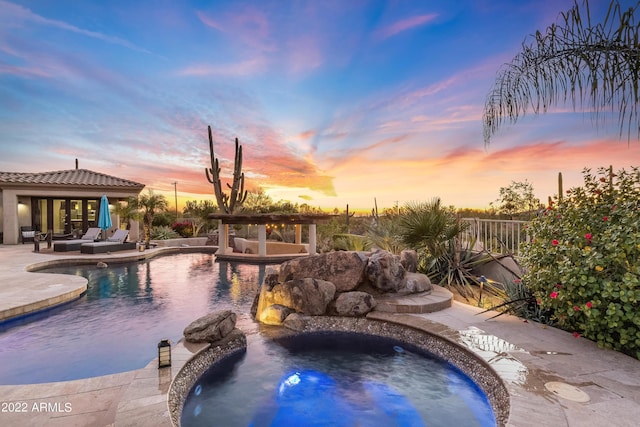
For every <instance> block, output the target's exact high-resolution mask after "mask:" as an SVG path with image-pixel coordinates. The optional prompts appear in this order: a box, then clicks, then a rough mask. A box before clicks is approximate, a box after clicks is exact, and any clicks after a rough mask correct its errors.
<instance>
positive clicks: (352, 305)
mask: <svg viewBox="0 0 640 427" xmlns="http://www.w3.org/2000/svg"><path fill="white" fill-rule="evenodd" d="M375 306H376V300H375V299H374V298H373V296H371V295H370V294H368V293H366V292H360V291H353V292H344V293H342V294H340V296H338V298H337V299H336V302H335V310H336V312H337V314H338V316H350V317H358V316H364V315H365V314H367V313H368V312H370V311H371V310H373V309H374V308H375Z"/></svg>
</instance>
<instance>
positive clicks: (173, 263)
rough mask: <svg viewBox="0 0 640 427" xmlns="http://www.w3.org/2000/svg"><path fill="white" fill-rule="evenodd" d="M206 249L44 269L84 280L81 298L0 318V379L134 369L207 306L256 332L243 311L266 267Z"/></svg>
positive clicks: (69, 377)
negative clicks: (220, 257) (22, 315)
mask: <svg viewBox="0 0 640 427" xmlns="http://www.w3.org/2000/svg"><path fill="white" fill-rule="evenodd" d="M214 259H215V258H214V256H213V255H212V254H197V253H190V254H180V255H172V256H165V257H159V258H154V259H152V260H148V261H144V262H137V263H126V264H112V265H109V267H108V268H106V269H105V268H97V267H94V266H86V265H85V266H77V267H60V268H51V269H47V270H42V272H51V273H65V274H76V275H80V276H84V277H86V278H87V279H88V281H89V283H88V289H87V292H86V294H85V295H83V296H82V297H81V298H80V299H79V300H77V301H74V302H72V303H69V304H65V306H63V307H60V308H56V309H52V310H48V311H46V312H44V313H40V314H35V315H31V316H27V317H25V318H22V319H18V320H14V321H7V322H3V323H0V366H2V369H0V384H32V383H43V382H52V381H66V380H73V379H79V378H87V377H93V376H99V375H106V374H112V373H117V372H124V371H129V370H133V369H140V368H143V367H144V366H146V365H147V364H148V363H149V362H150V361H151V360H153V358H155V357H156V356H157V351H158V347H157V344H158V342H159V341H160V340H161V339H163V338H169V339H170V340H171V341H172V342H173V343H176V342H178V340H180V339H181V338H182V331H183V330H184V328H185V327H186V326H187V325H188V324H189V323H191V322H192V321H193V320H195V319H196V318H198V317H200V316H203V315H205V314H207V313H209V312H211V311H215V310H222V309H231V310H234V311H235V312H236V313H238V316H239V318H238V326H239V327H241V328H242V329H243V330H246V329H251V328H253V329H256V328H257V327H256V325H255V324H254V323H253V320H251V319H250V316H249V314H248V313H249V309H250V307H251V303H252V301H253V298H254V296H255V294H256V291H257V289H258V287H259V284H260V283H261V281H262V276H263V275H264V266H255V265H246V264H244V265H243V264H234V263H227V262H215V260H214Z"/></svg>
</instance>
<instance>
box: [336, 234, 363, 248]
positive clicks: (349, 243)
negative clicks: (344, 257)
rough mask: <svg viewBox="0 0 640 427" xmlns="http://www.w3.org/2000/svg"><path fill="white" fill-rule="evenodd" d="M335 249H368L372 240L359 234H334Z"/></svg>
mask: <svg viewBox="0 0 640 427" xmlns="http://www.w3.org/2000/svg"><path fill="white" fill-rule="evenodd" d="M333 249H334V250H337V251H368V250H370V249H371V242H370V241H369V240H368V239H367V238H366V237H365V236H361V235H359V234H346V233H345V234H334V235H333Z"/></svg>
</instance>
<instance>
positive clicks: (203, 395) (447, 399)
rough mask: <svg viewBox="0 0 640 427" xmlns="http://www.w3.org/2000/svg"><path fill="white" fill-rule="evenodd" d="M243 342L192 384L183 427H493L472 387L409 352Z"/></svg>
mask: <svg viewBox="0 0 640 427" xmlns="http://www.w3.org/2000/svg"><path fill="white" fill-rule="evenodd" d="M251 338H252V337H250V340H249V341H250V342H249V345H248V347H247V351H246V353H243V352H240V353H235V354H234V355H233V356H230V357H227V358H225V359H223V360H221V361H220V362H218V363H216V364H214V365H213V366H212V367H211V368H210V369H209V370H208V371H207V372H205V373H204V374H203V375H202V376H201V377H200V378H199V379H198V381H197V382H196V383H195V384H194V385H193V387H192V388H191V391H190V393H189V394H188V396H187V398H186V401H185V403H184V408H183V410H182V417H181V425H182V426H183V427H199V426H210V425H224V426H227V427H234V426H252V427H279V426H294V425H295V426H298V427H311V426H314V427H343V426H344V427H352V426H360V425H362V426H369V427H391V426H398V427H425V426H443V427H445V426H451V425H460V426H463V425H464V426H469V427H474V426H481V427H488V426H495V425H496V421H495V417H494V415H493V411H492V409H491V406H490V404H489V401H488V399H487V397H486V396H485V395H484V393H483V392H482V391H481V390H480V389H479V388H478V386H477V385H476V384H475V383H474V382H473V381H471V380H470V379H469V378H468V377H467V376H466V375H465V374H463V373H462V372H460V371H459V370H457V369H456V368H455V367H453V366H452V365H450V364H449V363H446V362H444V361H442V360H441V359H437V358H435V357H434V356H433V355H431V354H430V353H427V352H425V351H423V350H420V349H419V348H418V347H415V346H413V345H411V344H407V343H402V342H400V341H397V340H394V339H390V338H383V337H378V336H371V335H366V334H355V333H345V332H342V333H313V334H303V335H298V336H294V337H286V338H279V339H271V340H253V342H251V341H252V340H251ZM253 338H255V337H253ZM239 402H242V403H241V404H240V403H239Z"/></svg>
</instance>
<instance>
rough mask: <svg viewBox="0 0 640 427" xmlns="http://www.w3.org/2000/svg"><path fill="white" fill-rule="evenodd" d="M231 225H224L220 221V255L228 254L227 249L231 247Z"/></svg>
mask: <svg viewBox="0 0 640 427" xmlns="http://www.w3.org/2000/svg"><path fill="white" fill-rule="evenodd" d="M228 230H229V225H228V224H223V223H222V221H220V225H219V226H218V251H217V252H218V253H219V254H220V255H224V254H225V253H227V248H228V247H229V233H228Z"/></svg>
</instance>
